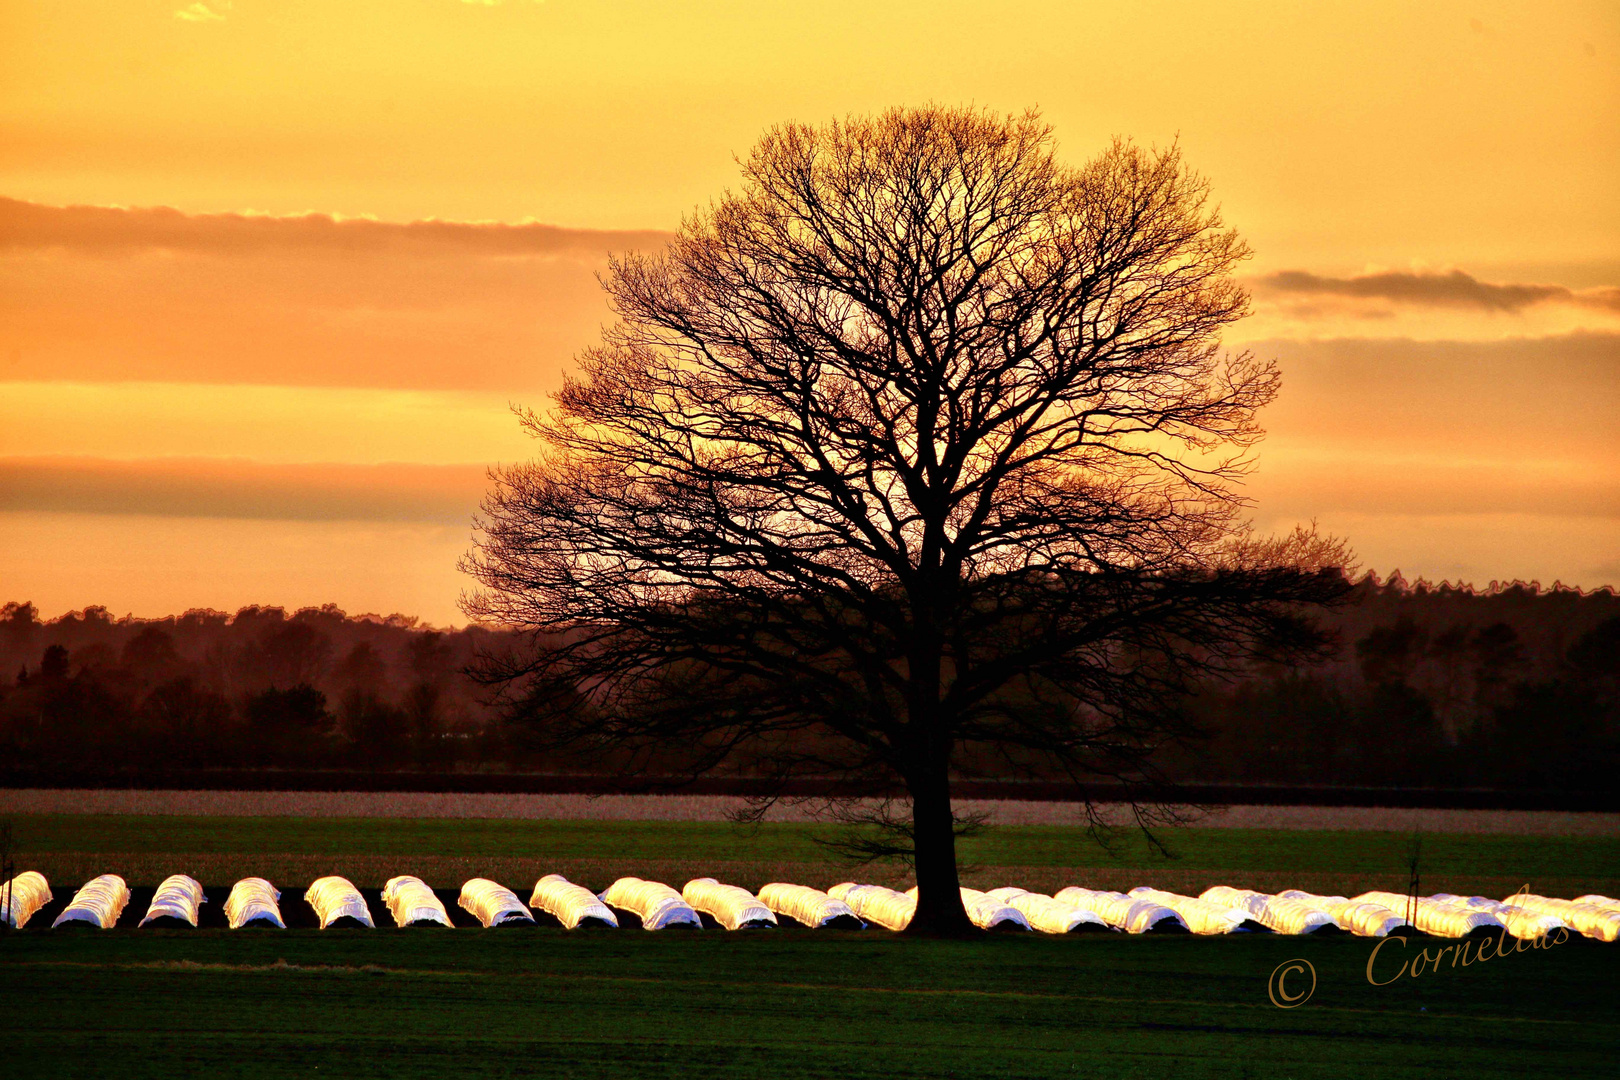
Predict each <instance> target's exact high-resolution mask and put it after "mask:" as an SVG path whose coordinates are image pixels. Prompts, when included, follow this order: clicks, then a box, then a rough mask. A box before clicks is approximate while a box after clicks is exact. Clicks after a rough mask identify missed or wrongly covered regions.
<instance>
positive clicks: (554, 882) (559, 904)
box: [529, 874, 619, 930]
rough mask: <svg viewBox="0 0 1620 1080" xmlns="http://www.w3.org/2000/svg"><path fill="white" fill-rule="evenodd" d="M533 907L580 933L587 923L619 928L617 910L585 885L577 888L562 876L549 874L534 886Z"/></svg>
mask: <svg viewBox="0 0 1620 1080" xmlns="http://www.w3.org/2000/svg"><path fill="white" fill-rule="evenodd" d="M529 906H530V907H532V908H534V910H536V911H543V912H545V913H546V914H547V915H550V916H551V917H552V918H554V919H556V920H557V921H558V922H560V923H562V924H563V926H565V927H567V928H568V929H570V930H577V929H579V928H580V927H581V926H583V925H585V924H587V923H595V924H598V925H601V926H612V927H617V926H618V925H619V917H618V916H617V915H615V914H613V909H612V908H610V907H608V906H607V905H606V904H604V903H602V901H601V900H600V899H599V898H598V897H597V895H596V894H595V893H593V892H591V890H589V889H587V888H586V887H585V886H583V885H575V884H574V883H573V882H572V881H569V880H568V879H567V878H565V877H563V876H562V875H561V874H547V875H546V876H545V877H543V878H541V879H540V880H539V881H537V882H535V883H534V893H533V895H531V896H530V897H529Z"/></svg>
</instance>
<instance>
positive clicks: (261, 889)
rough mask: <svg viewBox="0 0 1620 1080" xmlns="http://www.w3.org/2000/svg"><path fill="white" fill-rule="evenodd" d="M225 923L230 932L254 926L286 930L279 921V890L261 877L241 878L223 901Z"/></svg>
mask: <svg viewBox="0 0 1620 1080" xmlns="http://www.w3.org/2000/svg"><path fill="white" fill-rule="evenodd" d="M225 921H226V923H228V924H229V925H230V928H231V929H232V930H240V929H242V927H244V926H253V925H255V924H257V925H261V926H273V927H275V928H276V929H278V930H285V929H287V924H286V923H284V922H282V921H281V890H280V889H278V888H276V887H275V886H274V885H272V884H270V883H269V882H268V881H266V880H264V878H261V877H250V878H243V879H242V880H241V881H238V882H237V883H236V884H235V885H234V886H233V887H232V888H231V895H230V896H229V897H227V898H226V900H225Z"/></svg>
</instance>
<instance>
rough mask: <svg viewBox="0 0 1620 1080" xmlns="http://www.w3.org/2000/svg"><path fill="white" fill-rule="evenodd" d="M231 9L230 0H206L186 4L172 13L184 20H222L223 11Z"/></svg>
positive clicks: (223, 19) (223, 17)
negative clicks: (205, 0) (204, 1)
mask: <svg viewBox="0 0 1620 1080" xmlns="http://www.w3.org/2000/svg"><path fill="white" fill-rule="evenodd" d="M229 10H231V0H208V2H207V3H200V2H199V3H195V4H187V5H186V6H185V7H183V8H181V9H180V10H179V11H176V12H175V13H174V17H175V18H177V19H181V20H183V21H185V22H224V21H225V14H224V13H225V12H227V11H229Z"/></svg>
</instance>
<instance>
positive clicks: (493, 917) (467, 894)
mask: <svg viewBox="0 0 1620 1080" xmlns="http://www.w3.org/2000/svg"><path fill="white" fill-rule="evenodd" d="M456 903H457V904H460V905H461V908H462V910H464V911H469V912H471V913H472V915H473V917H474V918H475V919H477V920H478V921H479V922H480V923H482V924H483V925H484V927H485V928H486V929H487V928H488V927H491V926H501V925H504V924H506V923H515V922H516V923H532V922H534V916H533V915H531V914H529V909H528V908H527V907H525V906H524V905H523V901H522V900H519V899H518V897H517V893H515V892H513V891H512V890H511V889H508V888H507V887H506V886H505V885H501V884H498V883H496V882H493V881H491V880H489V878H481V877H475V878H473V879H471V880H470V881H467V882H465V883H464V884H463V885H462V886H461V896H460V898H458V899H457V900H456Z"/></svg>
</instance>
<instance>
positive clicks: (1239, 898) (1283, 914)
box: [1198, 885, 1339, 934]
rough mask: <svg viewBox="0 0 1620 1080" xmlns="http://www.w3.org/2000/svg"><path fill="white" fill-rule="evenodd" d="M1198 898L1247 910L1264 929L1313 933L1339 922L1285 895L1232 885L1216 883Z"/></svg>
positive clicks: (1274, 931)
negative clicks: (1274, 894) (1235, 887)
mask: <svg viewBox="0 0 1620 1080" xmlns="http://www.w3.org/2000/svg"><path fill="white" fill-rule="evenodd" d="M1198 899H1200V900H1203V901H1205V902H1206V903H1210V904H1218V905H1220V906H1222V907H1229V908H1233V909H1236V910H1238V911H1243V912H1246V913H1247V914H1248V915H1249V917H1250V918H1252V919H1253V920H1254V921H1255V922H1257V923H1259V924H1260V925H1261V926H1263V927H1265V928H1266V929H1267V930H1270V931H1272V932H1273V933H1278V934H1314V933H1317V932H1318V931H1322V930H1332V931H1337V930H1338V929H1339V924H1338V923H1336V922H1335V921H1334V920H1333V916H1332V915H1329V914H1328V913H1327V912H1325V911H1323V910H1322V909H1321V908H1318V907H1314V906H1312V905H1310V904H1307V903H1305V902H1304V901H1303V900H1298V899H1295V898H1293V897H1287V896H1272V895H1269V894H1267V893H1259V892H1255V891H1254V890H1253V889H1234V888H1232V887H1231V886H1229V885H1217V886H1215V887H1214V888H1212V889H1205V890H1204V891H1203V892H1201V893H1199V894H1198Z"/></svg>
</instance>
